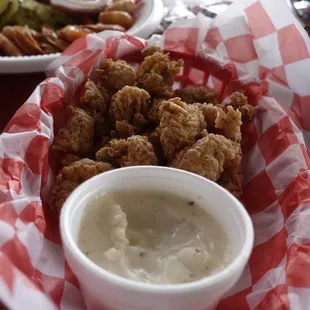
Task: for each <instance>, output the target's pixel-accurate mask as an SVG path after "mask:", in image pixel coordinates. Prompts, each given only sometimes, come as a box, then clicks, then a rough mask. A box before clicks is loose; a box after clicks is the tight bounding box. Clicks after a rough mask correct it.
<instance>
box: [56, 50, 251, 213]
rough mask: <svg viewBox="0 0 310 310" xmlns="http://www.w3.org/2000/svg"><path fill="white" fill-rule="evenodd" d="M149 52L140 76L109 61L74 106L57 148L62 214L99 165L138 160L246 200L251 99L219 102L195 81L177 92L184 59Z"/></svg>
mask: <svg viewBox="0 0 310 310" xmlns="http://www.w3.org/2000/svg"><path fill="white" fill-rule="evenodd" d="M142 55H143V57H144V61H143V63H142V64H141V67H140V69H139V71H138V73H136V72H135V71H134V70H133V69H132V68H131V67H130V65H129V64H127V63H126V62H125V61H122V60H116V61H114V60H112V59H106V60H104V61H103V62H102V63H101V65H100V67H99V69H97V70H96V71H97V73H98V80H96V81H90V80H89V81H87V82H86V84H85V90H84V95H83V96H82V97H81V99H80V103H79V106H78V107H73V106H69V107H68V111H67V112H68V116H67V119H66V122H65V125H64V127H63V128H62V129H60V130H59V131H58V133H57V134H56V136H55V139H54V143H53V145H52V147H51V150H52V151H53V152H54V154H55V155H56V156H57V157H58V158H59V159H60V161H61V163H62V166H64V167H63V168H62V170H60V172H59V175H58V176H57V181H56V184H55V186H54V189H53V197H52V201H51V207H52V208H53V209H54V210H56V211H57V212H58V211H59V210H60V209H61V207H62V204H63V203H64V201H65V198H66V197H68V196H69V194H70V193H71V191H73V190H74V188H76V187H77V186H78V185H79V184H80V183H82V182H83V181H85V180H86V179H87V176H88V175H89V174H87V176H86V177H85V171H88V170H89V169H90V168H89V166H90V165H91V167H99V168H98V169H92V170H91V171H92V174H91V176H93V175H95V174H97V173H101V172H102V171H106V170H109V169H116V168H119V167H128V166H136V165H158V164H160V165H165V166H170V167H175V168H179V169H183V170H187V171H190V172H193V173H196V174H199V175H201V176H203V177H205V178H208V179H210V180H212V181H214V182H218V183H219V184H220V185H222V186H223V187H225V188H226V189H228V190H229V191H231V192H232V193H233V194H234V195H235V196H236V197H238V198H239V197H241V195H242V176H241V175H240V173H239V165H240V161H241V147H240V141H241V129H240V128H241V125H242V121H249V120H251V119H252V118H253V116H254V108H253V107H252V106H251V105H249V104H248V102H247V97H245V96H244V95H243V94H241V93H234V94H232V95H231V96H230V97H229V100H228V101H227V102H225V103H221V104H218V103H217V102H218V101H219V98H218V95H217V93H216V91H215V90H214V89H209V88H207V87H204V86H194V85H190V86H187V87H186V88H183V89H178V90H173V84H174V82H175V79H176V76H177V75H178V74H179V73H180V70H181V67H182V65H183V60H181V59H180V60H178V61H174V60H171V59H170V58H169V54H166V53H164V52H163V51H161V50H159V49H158V48H155V47H152V46H151V47H148V48H146V49H145V50H143V51H142ZM146 81H147V82H146ZM83 169H84V170H83ZM67 171H73V172H74V173H66V172H67ZM64 177H65V181H63V179H64Z"/></svg>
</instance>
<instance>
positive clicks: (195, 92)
mask: <svg viewBox="0 0 310 310" xmlns="http://www.w3.org/2000/svg"><path fill="white" fill-rule="evenodd" d="M174 94H175V96H176V97H180V98H181V99H182V101H184V102H186V103H188V104H193V103H216V101H217V100H216V99H217V96H218V94H217V92H216V90H215V89H212V88H208V87H204V86H195V85H189V86H187V87H185V88H180V89H177V90H176V91H175V92H174Z"/></svg>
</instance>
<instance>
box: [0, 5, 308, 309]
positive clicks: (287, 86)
mask: <svg viewBox="0 0 310 310" xmlns="http://www.w3.org/2000/svg"><path fill="white" fill-rule="evenodd" d="M160 44H161V45H162V47H163V48H164V49H165V50H166V51H169V52H171V55H172V57H176V58H177V57H182V58H184V61H185V65H184V68H183V71H182V74H181V75H180V76H179V77H178V82H177V83H176V87H178V86H179V85H180V84H181V85H182V86H184V85H186V84H189V83H195V84H197V85H208V86H212V87H215V88H217V89H218V90H219V91H220V93H221V96H222V97H223V98H225V97H226V96H227V95H228V94H229V93H231V92H232V91H236V90H239V91H243V92H244V93H245V94H246V95H248V97H249V100H250V103H251V104H253V105H254V106H256V112H257V115H256V117H255V120H254V121H253V122H251V123H248V124H245V125H244V126H243V140H242V150H243V161H242V171H243V174H244V196H243V202H244V204H245V206H246V208H247V210H248V211H249V213H250V215H251V217H252V220H253V223H254V227H255V235H256V237H255V246H254V250H253V254H252V256H251V258H250V261H249V264H248V265H247V267H246V269H245V271H244V273H243V276H242V278H241V279H240V281H239V282H238V283H237V285H236V286H235V287H234V288H233V290H232V291H231V292H230V293H229V294H227V296H226V297H225V298H224V299H223V300H222V301H221V302H220V304H219V307H218V309H220V310H226V309H238V310H240V309H251V310H252V309H255V310H261V309H264V310H267V309H268V310H269V309H274V310H280V309H281V310H287V309H290V310H296V309H308V308H309V306H308V304H309V302H310V228H309V227H310V226H309V222H310V208H309V207H310V176H309V172H310V170H309V169H310V160H309V156H308V153H307V145H308V150H309V147H310V122H309V121H308V122H307V120H309V119H310V87H309V85H310V84H309V81H310V70H309V68H310V42H309V39H308V37H307V35H306V33H305V32H304V31H303V29H302V27H301V26H300V25H299V24H298V22H297V21H296V20H295V18H294V17H293V15H292V14H291V12H290V10H289V9H288V7H286V4H285V1H282V0H272V1H270V0H261V1H257V0H243V1H237V2H236V3H234V4H233V5H232V6H231V7H230V8H229V9H228V10H227V11H226V12H224V13H223V14H222V15H219V16H218V17H217V18H216V19H215V20H210V19H208V18H206V17H204V16H202V15H200V16H198V17H197V18H195V19H193V20H188V21H180V22H178V23H177V24H175V25H173V26H171V27H170V28H169V29H168V30H167V31H166V33H165V35H164V37H163V38H162V41H161V42H160ZM145 45H146V42H145V41H143V40H140V39H137V38H133V37H129V36H127V35H122V34H120V33H114V32H105V33H103V34H100V35H89V36H88V37H87V38H86V39H80V40H79V41H77V42H75V43H74V44H73V45H72V46H71V47H69V49H68V50H67V51H66V52H65V53H64V54H63V55H62V56H61V57H60V58H59V60H58V61H57V63H55V64H54V65H53V66H52V67H55V66H57V65H59V64H61V65H62V66H61V67H60V68H58V69H57V70H56V71H55V72H54V75H53V77H51V78H49V79H47V80H46V81H44V82H43V83H41V84H40V85H39V86H38V87H37V88H36V90H35V91H34V93H33V94H32V95H31V97H30V98H29V99H28V101H27V102H26V103H25V104H24V105H23V106H22V107H21V108H20V109H19V110H18V111H17V113H16V114H15V116H14V117H13V119H12V120H11V121H10V123H9V124H8V125H7V127H6V129H5V131H4V133H3V134H2V135H1V136H0V299H1V301H2V302H3V303H4V304H5V305H6V306H7V307H9V308H11V309H14V310H15V309H18V310H19V309H32V310H36V309H44V310H49V309H63V310H69V309H70V310H71V309H74V310H78V309H79V310H82V309H85V305H84V303H83V299H82V297H81V294H80V291H79V288H78V283H77V281H76V279H75V277H74V276H73V275H72V273H71V271H70V269H69V268H68V266H67V265H66V263H65V259H64V256H63V251H62V247H61V245H60V238H59V233H58V229H57V225H56V226H55V223H54V222H53V221H52V220H51V218H50V217H49V216H48V210H47V209H46V208H45V206H46V204H45V203H44V202H45V201H46V200H47V199H48V197H49V194H50V192H51V186H52V184H53V180H54V174H53V172H52V171H53V169H52V166H53V159H52V158H50V156H49V152H48V149H49V146H50V145H51V143H52V140H53V136H54V131H55V130H56V129H57V128H59V126H61V124H62V121H63V114H64V113H63V111H64V108H65V106H66V105H67V104H68V103H69V102H70V103H72V102H73V103H74V101H75V98H77V97H78V96H75V95H74V94H76V93H79V90H80V88H81V87H80V86H81V85H83V82H85V79H86V77H87V76H88V74H89V73H90V72H91V70H92V69H93V68H95V67H96V66H98V64H99V62H100V60H102V59H103V58H105V57H115V58H125V59H126V60H127V61H129V62H130V63H131V64H132V65H133V66H135V67H136V68H138V66H139V63H140V62H141V59H140V58H139V57H141V56H139V55H138V54H139V51H140V50H141V49H142V48H143V47H144V46H145ZM16 91H18V85H16ZM2 104H5V102H3V103H2ZM152 309H156V305H154V307H153V308H152Z"/></svg>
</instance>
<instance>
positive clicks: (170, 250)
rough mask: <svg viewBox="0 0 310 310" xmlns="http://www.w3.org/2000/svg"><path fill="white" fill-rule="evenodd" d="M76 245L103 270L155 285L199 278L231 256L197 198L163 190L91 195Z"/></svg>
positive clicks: (223, 237) (224, 238)
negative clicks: (187, 197) (189, 197)
mask: <svg viewBox="0 0 310 310" xmlns="http://www.w3.org/2000/svg"><path fill="white" fill-rule="evenodd" d="M198 200H199V199H198ZM78 246H79V248H80V249H81V250H82V252H83V253H84V254H85V255H87V256H88V258H89V259H91V260H92V261H93V262H94V263H95V264H97V265H99V266H100V267H102V268H104V269H105V270H108V271H110V272H112V273H114V274H116V275H119V276H122V277H124V278H127V279H131V280H135V281H139V282H145V283H153V284H176V283H187V282H193V281H197V280H199V279H201V278H204V277H207V276H209V275H212V274H214V273H216V272H218V271H220V270H221V269H223V268H224V267H225V266H226V265H227V264H228V263H229V262H230V260H231V249H230V247H229V242H228V236H227V235H226V233H225V232H224V230H223V228H222V227H220V225H219V224H218V223H217V221H216V220H215V219H214V218H213V217H211V216H210V215H209V214H208V213H206V212H205V211H204V210H203V209H201V208H200V207H199V202H198V201H195V202H194V201H187V200H184V199H182V198H179V197H178V196H175V195H171V194H167V193H163V192H148V191H138V190H137V191H120V192H110V193H105V194H101V195H98V196H96V197H94V198H92V199H91V200H90V201H89V202H88V205H87V206H86V209H85V211H84V215H83V218H82V222H81V228H80V233H79V240H78Z"/></svg>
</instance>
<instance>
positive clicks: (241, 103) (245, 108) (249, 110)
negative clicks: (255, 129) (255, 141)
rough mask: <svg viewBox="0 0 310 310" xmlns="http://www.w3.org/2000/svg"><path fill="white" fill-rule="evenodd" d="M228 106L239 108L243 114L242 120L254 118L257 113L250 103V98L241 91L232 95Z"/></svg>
mask: <svg viewBox="0 0 310 310" xmlns="http://www.w3.org/2000/svg"><path fill="white" fill-rule="evenodd" d="M229 99H230V102H229V103H228V106H232V107H233V108H234V109H235V110H237V109H238V110H239V111H240V112H241V114H242V120H249V121H250V120H252V119H253V117H254V115H255V109H254V107H252V106H251V105H249V104H248V98H247V97H246V96H244V95H243V94H241V93H239V92H235V93H233V94H232V95H231V96H230V97H229Z"/></svg>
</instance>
